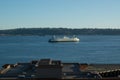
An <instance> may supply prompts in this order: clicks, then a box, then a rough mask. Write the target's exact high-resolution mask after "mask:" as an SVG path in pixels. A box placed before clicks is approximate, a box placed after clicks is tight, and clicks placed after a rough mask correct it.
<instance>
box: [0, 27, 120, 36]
mask: <svg viewBox="0 0 120 80" xmlns="http://www.w3.org/2000/svg"><path fill="white" fill-rule="evenodd" d="M16 35H21V36H28V35H29V36H30V35H38V36H45V35H120V29H92V28H88V29H87V28H83V29H71V28H18V29H7V30H0V36H16Z"/></svg>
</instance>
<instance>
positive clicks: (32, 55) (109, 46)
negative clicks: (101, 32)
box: [0, 35, 120, 66]
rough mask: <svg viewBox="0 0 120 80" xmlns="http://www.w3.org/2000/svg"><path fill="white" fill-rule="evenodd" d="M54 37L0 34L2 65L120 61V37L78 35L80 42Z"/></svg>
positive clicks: (0, 62)
mask: <svg viewBox="0 0 120 80" xmlns="http://www.w3.org/2000/svg"><path fill="white" fill-rule="evenodd" d="M50 37H51V36H0V66H2V65H3V64H6V63H17V62H29V61H31V60H37V59H41V58H51V59H57V60H62V61H64V62H79V63H120V36H97V35H96V36H95V35H93V36H78V37H79V38H80V40H81V41H80V42H63V43H49V42H48V39H49V38H50Z"/></svg>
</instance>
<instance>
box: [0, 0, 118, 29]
mask: <svg viewBox="0 0 120 80" xmlns="http://www.w3.org/2000/svg"><path fill="white" fill-rule="evenodd" d="M39 27H42V28H44V27H51V28H53V27H55V28H59V27H63V28H120V0H0V29H13V28H39Z"/></svg>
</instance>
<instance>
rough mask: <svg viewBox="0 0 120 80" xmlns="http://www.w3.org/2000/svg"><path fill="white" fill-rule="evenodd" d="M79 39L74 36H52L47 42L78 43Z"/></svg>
mask: <svg viewBox="0 0 120 80" xmlns="http://www.w3.org/2000/svg"><path fill="white" fill-rule="evenodd" d="M79 41H80V39H79V38H77V37H76V36H73V37H71V38H70V37H66V36H64V37H62V38H59V37H56V36H53V37H52V38H51V39H49V42H79Z"/></svg>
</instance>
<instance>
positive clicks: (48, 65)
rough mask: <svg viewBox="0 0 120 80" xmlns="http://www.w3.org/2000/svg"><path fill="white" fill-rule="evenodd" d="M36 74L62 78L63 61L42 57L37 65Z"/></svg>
mask: <svg viewBox="0 0 120 80" xmlns="http://www.w3.org/2000/svg"><path fill="white" fill-rule="evenodd" d="M35 67H36V70H35V75H36V77H38V78H39V77H40V78H59V79H60V78H62V65H61V61H52V60H50V59H41V60H39V61H38V62H37V64H36V65H35Z"/></svg>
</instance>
